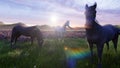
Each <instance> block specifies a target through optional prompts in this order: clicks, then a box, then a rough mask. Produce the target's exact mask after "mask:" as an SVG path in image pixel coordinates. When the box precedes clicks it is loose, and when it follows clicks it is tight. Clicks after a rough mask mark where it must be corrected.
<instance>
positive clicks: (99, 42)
mask: <svg viewBox="0 0 120 68" xmlns="http://www.w3.org/2000/svg"><path fill="white" fill-rule="evenodd" d="M96 7H97V4H96V3H95V4H94V5H93V6H88V5H87V4H86V7H85V9H86V11H85V16H86V24H85V26H86V36H87V41H88V43H89V47H90V51H91V56H92V57H93V44H95V45H96V46H97V53H98V67H99V68H101V60H102V52H103V47H104V44H105V43H107V45H109V44H108V42H109V41H111V40H112V42H113V44H114V48H115V51H116V52H117V42H118V35H119V34H120V30H119V29H118V28H117V27H115V26H112V25H105V26H101V25H100V24H98V21H97V20H96Z"/></svg>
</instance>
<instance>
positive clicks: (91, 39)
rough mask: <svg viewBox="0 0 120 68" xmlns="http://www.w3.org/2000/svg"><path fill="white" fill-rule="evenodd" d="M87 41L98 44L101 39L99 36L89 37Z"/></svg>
mask: <svg viewBox="0 0 120 68" xmlns="http://www.w3.org/2000/svg"><path fill="white" fill-rule="evenodd" d="M87 40H88V41H89V42H91V43H97V42H99V37H98V36H95V35H94V36H87Z"/></svg>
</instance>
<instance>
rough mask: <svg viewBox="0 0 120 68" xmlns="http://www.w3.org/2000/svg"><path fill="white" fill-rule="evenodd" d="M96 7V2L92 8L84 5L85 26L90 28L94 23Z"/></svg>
mask: <svg viewBox="0 0 120 68" xmlns="http://www.w3.org/2000/svg"><path fill="white" fill-rule="evenodd" d="M96 7H97V3H96V2H95V4H94V5H92V6H88V5H87V4H86V6H85V16H86V20H87V23H86V26H89V25H90V26H91V25H92V23H94V22H93V21H95V18H96Z"/></svg>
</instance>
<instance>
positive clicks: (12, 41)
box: [10, 35, 15, 47]
mask: <svg viewBox="0 0 120 68" xmlns="http://www.w3.org/2000/svg"><path fill="white" fill-rule="evenodd" d="M14 41H15V37H14V36H13V35H12V37H11V44H10V45H11V47H13V45H14Z"/></svg>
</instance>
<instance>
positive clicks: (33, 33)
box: [11, 24, 43, 46]
mask: <svg viewBox="0 0 120 68" xmlns="http://www.w3.org/2000/svg"><path fill="white" fill-rule="evenodd" d="M21 35H23V36H28V37H30V38H31V44H33V40H34V39H35V38H36V39H37V41H38V45H39V46H42V44H43V35H42V33H41V31H40V29H39V28H38V27H37V26H32V27H26V26H24V25H23V24H22V25H21V24H19V25H16V26H14V27H13V29H12V35H11V46H12V45H13V44H15V43H16V41H17V38H19V37H20V36H21Z"/></svg>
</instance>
